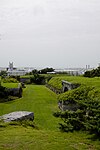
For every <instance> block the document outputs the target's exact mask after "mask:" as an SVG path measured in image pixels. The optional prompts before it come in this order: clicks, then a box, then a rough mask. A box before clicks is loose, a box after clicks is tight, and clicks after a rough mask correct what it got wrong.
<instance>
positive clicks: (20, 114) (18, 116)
mask: <svg viewBox="0 0 100 150" xmlns="http://www.w3.org/2000/svg"><path fill="white" fill-rule="evenodd" d="M0 120H3V121H4V122H11V121H19V120H20V121H22V120H34V113H33V112H28V111H16V112H12V113H9V114H5V115H3V116H0Z"/></svg>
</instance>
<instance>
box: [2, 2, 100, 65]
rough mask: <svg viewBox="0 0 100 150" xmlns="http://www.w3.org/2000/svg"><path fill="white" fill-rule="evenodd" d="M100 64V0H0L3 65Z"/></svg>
mask: <svg viewBox="0 0 100 150" xmlns="http://www.w3.org/2000/svg"><path fill="white" fill-rule="evenodd" d="M9 61H11V62H12V61H13V62H14V66H16V67H22V66H28V67H30V66H32V67H43V68H44V67H54V68H67V67H85V66H86V65H90V66H91V67H96V66H98V63H100V0H0V67H1V66H2V67H3V66H8V63H9Z"/></svg>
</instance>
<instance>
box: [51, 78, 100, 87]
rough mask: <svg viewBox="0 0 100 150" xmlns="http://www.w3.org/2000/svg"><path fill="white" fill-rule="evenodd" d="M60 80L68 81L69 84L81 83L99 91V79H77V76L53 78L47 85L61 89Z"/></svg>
mask: <svg viewBox="0 0 100 150" xmlns="http://www.w3.org/2000/svg"><path fill="white" fill-rule="evenodd" d="M62 80H66V81H69V82H71V83H81V84H85V85H89V86H94V87H95V88H99V89H100V77H95V78H85V77H81V76H80V77H79V76H59V77H53V78H52V79H51V80H50V81H49V84H50V85H51V86H53V87H55V88H57V89H61V88H62Z"/></svg>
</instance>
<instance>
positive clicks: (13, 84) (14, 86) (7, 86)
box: [1, 82, 18, 88]
mask: <svg viewBox="0 0 100 150" xmlns="http://www.w3.org/2000/svg"><path fill="white" fill-rule="evenodd" d="M1 85H2V86H4V87H6V88H17V87H18V83H3V82H2V83H1Z"/></svg>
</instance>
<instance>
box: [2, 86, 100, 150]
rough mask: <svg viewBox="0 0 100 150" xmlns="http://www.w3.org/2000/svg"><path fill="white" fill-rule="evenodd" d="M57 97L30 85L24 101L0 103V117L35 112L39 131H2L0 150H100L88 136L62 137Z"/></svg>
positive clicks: (70, 135) (24, 128) (14, 128)
mask: <svg viewBox="0 0 100 150" xmlns="http://www.w3.org/2000/svg"><path fill="white" fill-rule="evenodd" d="M57 109H58V108H57V99H56V94H55V93H53V92H52V91H50V90H49V89H47V88H46V87H45V86H38V85H28V86H27V88H26V89H24V92H23V97H22V98H20V99H17V100H14V101H11V102H7V103H0V115H3V114H6V113H9V112H12V111H19V110H26V111H32V112H34V115H35V120H34V121H35V124H36V125H37V126H38V128H39V129H38V130H37V129H33V128H31V127H27V128H26V127H22V126H7V127H5V128H0V150H100V143H99V141H92V140H91V139H90V137H91V135H87V134H86V133H83V132H82V133H81V132H74V133H61V132H60V131H59V129H58V128H57V127H58V120H56V118H54V117H53V115H52V113H53V112H54V111H56V110H57Z"/></svg>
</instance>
